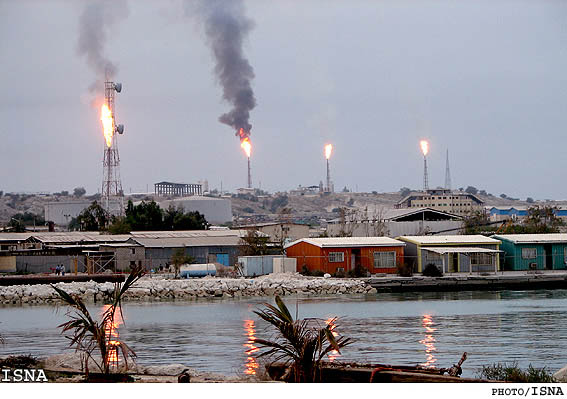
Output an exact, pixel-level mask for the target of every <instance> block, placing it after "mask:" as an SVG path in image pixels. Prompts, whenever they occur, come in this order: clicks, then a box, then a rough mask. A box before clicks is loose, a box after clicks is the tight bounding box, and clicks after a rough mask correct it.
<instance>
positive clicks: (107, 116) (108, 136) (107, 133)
mask: <svg viewBox="0 0 567 399" xmlns="http://www.w3.org/2000/svg"><path fill="white" fill-rule="evenodd" d="M100 120H101V121H102V129H103V132H104V139H105V140H106V146H107V147H111V146H112V136H113V135H114V117H113V116H112V111H110V108H108V105H106V104H102V107H101V109H100Z"/></svg>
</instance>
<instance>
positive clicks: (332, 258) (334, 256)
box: [329, 252, 345, 262]
mask: <svg viewBox="0 0 567 399" xmlns="http://www.w3.org/2000/svg"><path fill="white" fill-rule="evenodd" d="M344 261H345V254H344V252H329V262H344Z"/></svg>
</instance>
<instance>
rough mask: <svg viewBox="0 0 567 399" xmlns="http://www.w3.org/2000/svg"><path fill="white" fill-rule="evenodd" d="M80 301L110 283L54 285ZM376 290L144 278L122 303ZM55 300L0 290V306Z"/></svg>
mask: <svg viewBox="0 0 567 399" xmlns="http://www.w3.org/2000/svg"><path fill="white" fill-rule="evenodd" d="M55 285H56V286H57V287H58V288H61V289H63V290H65V291H66V292H67V293H69V294H77V295H79V296H80V297H81V298H82V299H83V300H84V301H87V302H95V301H104V300H106V299H108V298H109V296H110V294H111V293H112V291H113V289H114V284H113V283H96V282H94V281H88V282H73V283H58V284H55ZM374 293H376V289H375V288H372V287H371V286H369V285H368V284H367V283H366V281H364V280H360V279H335V278H323V277H305V276H301V275H299V274H270V275H268V276H261V277H257V278H254V279H250V278H213V277H204V278H200V279H182V280H173V279H170V280H167V279H158V278H155V277H153V278H149V277H144V278H142V279H141V280H140V281H138V282H137V283H136V285H135V286H134V287H132V288H131V289H130V290H129V291H127V292H126V294H125V296H124V300H126V301H152V300H172V299H180V300H191V299H198V298H215V297H218V298H239V297H263V296H268V297H270V296H274V295H281V296H285V295H296V296H311V295H343V294H374ZM57 302H59V297H58V296H57V294H56V292H55V290H54V289H53V288H52V287H51V286H49V285H14V286H8V287H0V304H21V303H31V304H35V303H57Z"/></svg>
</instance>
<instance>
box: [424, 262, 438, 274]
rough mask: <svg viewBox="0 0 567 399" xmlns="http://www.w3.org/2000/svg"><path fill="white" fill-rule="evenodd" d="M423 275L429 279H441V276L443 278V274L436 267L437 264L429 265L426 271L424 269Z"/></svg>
mask: <svg viewBox="0 0 567 399" xmlns="http://www.w3.org/2000/svg"><path fill="white" fill-rule="evenodd" d="M422 274H423V275H424V276H427V277H441V276H443V272H442V271H441V270H440V269H439V268H438V267H437V266H435V264H433V263H428V264H427V266H425V269H423V273H422Z"/></svg>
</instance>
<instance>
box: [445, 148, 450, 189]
mask: <svg viewBox="0 0 567 399" xmlns="http://www.w3.org/2000/svg"><path fill="white" fill-rule="evenodd" d="M445 188H446V189H447V190H450V189H451V170H450V169H449V149H448V148H447V161H446V162H445Z"/></svg>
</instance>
